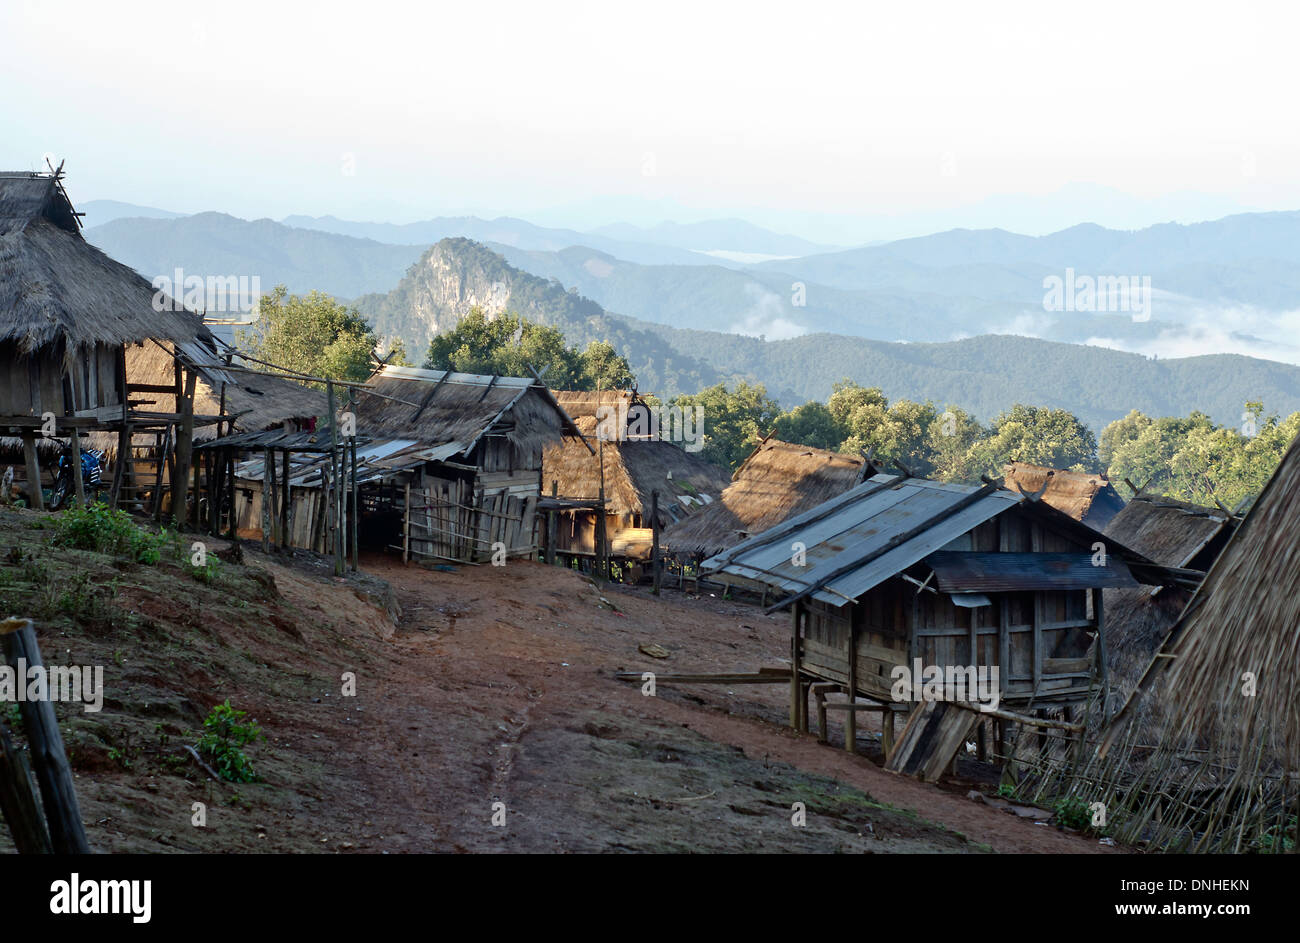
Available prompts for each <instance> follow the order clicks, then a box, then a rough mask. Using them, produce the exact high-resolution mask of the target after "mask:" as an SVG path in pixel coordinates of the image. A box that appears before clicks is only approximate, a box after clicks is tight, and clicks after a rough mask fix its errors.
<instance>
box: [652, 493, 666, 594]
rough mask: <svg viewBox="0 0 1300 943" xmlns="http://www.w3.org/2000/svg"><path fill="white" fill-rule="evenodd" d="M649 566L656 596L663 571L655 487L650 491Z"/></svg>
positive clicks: (657, 499)
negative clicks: (652, 575) (651, 570)
mask: <svg viewBox="0 0 1300 943" xmlns="http://www.w3.org/2000/svg"><path fill="white" fill-rule="evenodd" d="M650 566H651V567H652V569H653V574H654V589H653V590H651V592H653V593H654V594H655V595H656V596H658V595H659V583H660V581H661V580H662V579H663V572H662V570H661V568H660V561H659V490H658V489H655V490H653V491H651V492H650Z"/></svg>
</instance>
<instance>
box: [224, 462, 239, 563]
mask: <svg viewBox="0 0 1300 943" xmlns="http://www.w3.org/2000/svg"><path fill="white" fill-rule="evenodd" d="M222 451H223V452H224V453H225V455H226V511H227V513H228V514H229V515H230V530H229V531H228V532H227V536H228V537H229V538H230V539H231V540H236V539H238V537H239V532H238V530H237V528H238V526H239V521H238V515H237V514H236V512H235V447H234V446H233V445H228V446H226V447H225V448H224V449H222Z"/></svg>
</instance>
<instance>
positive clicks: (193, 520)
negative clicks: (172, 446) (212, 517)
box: [190, 452, 205, 530]
mask: <svg viewBox="0 0 1300 943" xmlns="http://www.w3.org/2000/svg"><path fill="white" fill-rule="evenodd" d="M191 454H193V453H192V452H191ZM204 457H205V456H203V455H200V456H199V457H198V459H197V460H194V459H191V460H190V464H191V465H193V466H194V505H193V507H191V508H190V528H191V529H192V530H198V529H199V516H200V511H199V504H200V503H201V502H200V501H199V497H200V496H201V495H202V494H203V491H202V484H203V459H204Z"/></svg>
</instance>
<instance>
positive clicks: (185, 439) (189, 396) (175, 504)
mask: <svg viewBox="0 0 1300 943" xmlns="http://www.w3.org/2000/svg"><path fill="white" fill-rule="evenodd" d="M198 379H199V375H198V374H197V373H195V372H194V371H193V370H186V371H185V386H184V390H183V392H182V393H181V401H180V404H179V405H180V410H179V411H180V414H181V422H180V428H179V429H178V430H177V432H176V475H175V477H174V478H173V479H172V518H173V519H174V520H175V521H176V522H177V523H178V524H179V523H183V522H184V521H185V520H186V518H187V516H188V515H187V514H186V512H187V510H188V507H189V485H190V463H191V462H192V461H193V459H194V389H195V385H196V384H197V383H198ZM196 500H197V498H196Z"/></svg>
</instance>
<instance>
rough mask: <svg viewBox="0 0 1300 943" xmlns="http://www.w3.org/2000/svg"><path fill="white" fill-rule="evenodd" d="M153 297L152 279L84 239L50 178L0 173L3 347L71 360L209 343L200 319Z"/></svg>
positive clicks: (58, 187)
mask: <svg viewBox="0 0 1300 943" xmlns="http://www.w3.org/2000/svg"><path fill="white" fill-rule="evenodd" d="M154 297H155V290H154V288H153V285H152V284H151V283H150V282H149V281H148V280H147V279H145V278H144V277H143V276H142V275H140V274H139V273H138V272H136V271H135V270H134V269H131V268H129V267H128V266H125V265H123V264H122V263H120V262H115V261H113V260H112V259H110V258H109V257H108V256H107V255H105V254H104V253H103V252H101V251H100V250H98V249H96V248H95V247H94V246H92V245H91V244H90V243H88V242H86V240H85V239H83V238H82V235H81V225H80V223H79V221H78V219H77V215H76V212H75V210H73V208H72V204H71V203H70V202H69V201H68V198H67V195H66V194H65V193H64V191H63V187H62V186H61V185H60V183H59V181H58V180H57V179H56V178H55V177H54V176H53V175H50V174H33V173H0V346H3V345H5V344H7V343H8V344H14V345H15V346H16V349H17V352H18V354H20V355H30V354H32V353H33V352H35V351H37V350H40V349H42V348H49V347H55V346H58V347H60V348H61V349H62V350H63V351H64V354H65V357H71V356H72V355H73V352H74V351H75V350H76V349H78V348H87V347H94V346H96V345H100V344H107V345H113V346H117V345H122V344H130V343H135V342H139V341H144V340H147V339H149V338H159V339H166V340H169V341H172V342H174V343H176V344H178V345H180V347H181V349H182V350H186V349H192V348H193V347H194V346H195V345H198V344H206V345H210V344H211V334H210V333H209V332H208V330H207V328H205V327H204V326H203V321H202V319H201V318H200V317H199V316H198V315H196V314H194V313H193V312H191V311H186V310H184V309H180V310H176V308H178V307H179V306H177V305H173V304H171V303H170V299H166V300H167V302H169V303H166V304H157V305H155V304H154ZM159 309H161V310H159Z"/></svg>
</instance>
